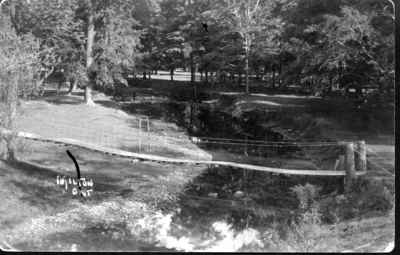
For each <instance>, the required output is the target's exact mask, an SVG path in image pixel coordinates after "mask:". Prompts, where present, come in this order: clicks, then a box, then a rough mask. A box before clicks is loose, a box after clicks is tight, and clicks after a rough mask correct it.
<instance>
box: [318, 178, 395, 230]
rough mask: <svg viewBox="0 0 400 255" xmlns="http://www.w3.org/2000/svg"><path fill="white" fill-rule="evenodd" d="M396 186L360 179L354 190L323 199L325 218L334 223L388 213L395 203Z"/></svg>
mask: <svg viewBox="0 0 400 255" xmlns="http://www.w3.org/2000/svg"><path fill="white" fill-rule="evenodd" d="M391 191H394V188H393V187H392V186H391V185H389V184H387V185H383V182H381V181H379V182H376V181H371V180H368V179H361V178H360V179H359V180H357V182H356V183H355V184H354V186H353V191H352V192H351V193H350V194H346V195H343V194H341V195H336V196H334V197H332V196H331V197H328V198H326V199H324V200H323V201H321V203H320V204H321V211H322V214H323V220H324V221H326V222H329V223H334V222H337V221H341V220H348V219H351V218H354V217H360V216H363V215H366V214H370V213H378V214H381V213H387V212H389V211H390V210H391V209H392V208H393V205H394V202H393V201H394V194H393V192H391Z"/></svg>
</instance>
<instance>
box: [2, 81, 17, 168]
mask: <svg viewBox="0 0 400 255" xmlns="http://www.w3.org/2000/svg"><path fill="white" fill-rule="evenodd" d="M17 103H18V76H17V75H16V76H15V78H14V79H13V84H11V85H8V88H7V95H6V114H5V122H4V124H5V128H6V129H7V130H9V131H11V133H9V134H5V137H4V138H5V141H6V153H5V159H6V160H8V161H15V159H16V158H15V151H16V144H15V143H16V141H15V132H16V130H15V128H16V127H15V118H16V116H17Z"/></svg>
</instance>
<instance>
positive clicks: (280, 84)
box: [278, 59, 282, 87]
mask: <svg viewBox="0 0 400 255" xmlns="http://www.w3.org/2000/svg"><path fill="white" fill-rule="evenodd" d="M278 82H279V87H282V61H281V60H280V59H279V80H278Z"/></svg>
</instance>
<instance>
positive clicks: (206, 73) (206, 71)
mask: <svg viewBox="0 0 400 255" xmlns="http://www.w3.org/2000/svg"><path fill="white" fill-rule="evenodd" d="M205 75H206V82H207V83H208V70H207V69H206V70H205Z"/></svg>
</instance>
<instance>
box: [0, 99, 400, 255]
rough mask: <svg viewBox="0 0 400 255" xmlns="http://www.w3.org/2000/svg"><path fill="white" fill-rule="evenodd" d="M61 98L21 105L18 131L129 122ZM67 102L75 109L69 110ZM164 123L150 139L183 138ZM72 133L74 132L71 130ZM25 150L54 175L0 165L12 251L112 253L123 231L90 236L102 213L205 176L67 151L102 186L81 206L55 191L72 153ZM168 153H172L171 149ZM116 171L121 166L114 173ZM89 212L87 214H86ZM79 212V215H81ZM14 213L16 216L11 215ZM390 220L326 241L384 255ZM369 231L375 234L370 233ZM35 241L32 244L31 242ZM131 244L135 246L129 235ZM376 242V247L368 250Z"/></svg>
mask: <svg viewBox="0 0 400 255" xmlns="http://www.w3.org/2000/svg"><path fill="white" fill-rule="evenodd" d="M262 98H263V99H262ZM262 98H260V97H257V98H256V100H258V101H255V102H252V103H253V104H254V106H256V107H262V106H266V107H271V104H270V103H261V104H260V100H261V101H262V100H265V98H264V96H263V97H262ZM62 99H63V100H66V101H63V104H62V105H60V104H59V103H60V101H58V100H59V99H57V101H53V103H56V104H46V103H42V102H34V103H32V104H25V105H23V109H25V116H26V117H27V118H25V119H20V127H24V128H28V129H30V130H32V132H34V131H36V132H38V133H39V134H41V133H43V134H55V135H57V134H60V132H59V130H57V129H51V128H48V129H43V127H42V126H41V125H38V126H36V127H35V126H34V125H32V123H33V122H32V121H33V120H38V119H37V118H39V120H40V121H50V120H49V119H50V116H53V117H52V118H60V120H59V121H60V122H61V121H62V120H63V121H65V120H66V121H67V122H68V123H69V124H70V127H71V124H72V123H75V122H74V120H76V118H78V119H84V118H83V117H87V116H93V117H94V118H93V119H91V120H90V123H91V124H98V125H101V124H102V122H97V121H99V120H100V119H99V118H101V119H103V118H106V116H108V117H110V118H112V119H113V123H114V124H115V125H116V126H117V127H118V128H117V129H118V130H119V129H121V128H122V129H123V128H124V126H126V124H127V123H129V121H128V119H129V118H128V116H126V115H125V114H124V113H121V112H118V111H115V110H113V109H109V108H105V107H102V106H97V107H96V108H88V109H84V110H82V106H81V105H77V104H76V103H77V102H79V101H78V99H77V98H76V97H64V98H62ZM272 100H274V99H273V98H272V99H268V101H272ZM275 100H276V99H275ZM285 100H289V99H285ZM48 101H50V102H51V101H52V99H51V98H48ZM68 101H70V102H71V103H70V104H68V103H67V102H68ZM103 101H104V102H103ZM289 101H290V104H296V103H294V101H296V100H289ZM289 101H285V102H283V101H279V102H276V101H274V103H281V104H286V105H287V104H289ZM97 102H98V103H101V104H103V105H107V106H113V105H110V101H109V100H100V99H97ZM272 106H274V105H272ZM94 111H96V112H97V111H98V113H94ZM66 113H68V116H70V118H68V119H65V116H66ZM96 117H97V118H96ZM61 119H62V120H61ZM109 120H110V119H108V121H109ZM36 123H38V122H36ZM88 124H89V123H88ZM159 124H161V125H156V126H154V128H152V130H155V131H154V133H152V136H157V135H158V134H159V133H160V132H161V131H160V130H161V129H164V132H168V133H169V134H170V135H171V136H183V135H184V134H182V132H177V131H175V130H176V128H171V126H173V125H170V124H167V123H160V121H159ZM98 125H94V126H98ZM174 129H175V130H174ZM132 130H135V129H134V128H132V127H130V129H128V131H127V132H129V131H132ZM28 131H29V130H28ZM71 131H74V129H72V130H71ZM136 131H137V130H136ZM157 132H158V133H157ZM72 133H74V135H77V136H79V135H81V133H80V132H72ZM136 134H137V133H136ZM77 138H79V137H77ZM157 142H158V141H155V143H157ZM170 143H171V144H173V143H174V140H172V139H171V140H170ZM171 144H170V145H171ZM136 145H137V144H136ZM174 145H175V144H174ZM21 146H22V147H25V148H26V149H27V150H25V152H24V153H20V154H19V156H20V157H21V158H24V159H26V160H30V161H32V162H36V163H40V164H41V165H44V166H46V168H50V169H52V170H48V169H42V170H40V169H35V170H33V168H32V167H29V166H21V165H19V166H15V167H12V166H8V165H4V164H2V165H1V166H0V168H1V171H0V172H1V175H2V176H1V178H0V184H1V185H2V187H4V188H2V190H1V193H0V195H1V198H2V200H3V201H5V202H4V203H2V206H1V207H0V211H1V212H2V213H1V214H0V215H1V217H2V218H1V221H0V222H1V225H2V226H1V232H0V235H1V237H2V238H1V239H3V240H4V239H6V240H8V242H9V243H10V244H13V245H15V246H17V248H21V249H24V248H25V249H26V248H27V249H29V247H31V248H32V247H36V248H40V247H42V248H43V247H49V245H50V244H54V245H58V246H52V249H55V250H65V249H70V248H71V247H69V246H68V245H67V244H68V243H78V246H79V248H83V249H86V250H87V249H90V248H91V249H93V246H94V247H95V245H97V246H98V247H100V248H103V249H107V248H110V246H111V247H113V246H112V243H110V240H112V239H113V235H114V234H115V233H116V232H118V233H121V231H114V232H113V231H111V232H110V231H108V232H107V231H105V232H106V234H105V235H104V237H103V239H101V240H99V239H96V238H97V237H95V236H94V235H93V234H90V232H87V230H88V229H90V228H91V227H92V226H93V225H96V224H97V223H98V222H99V221H102V220H103V218H104V217H106V215H110V212H107V210H106V211H104V210H105V208H109V207H113V206H116V207H117V208H118V207H119V206H124V207H129V206H132V205H130V204H129V205H128V204H127V203H129V202H130V201H143V202H146V203H152V202H155V201H154V200H157V198H158V199H159V200H163V199H165V197H163V194H165V193H166V192H165V191H168V192H171V193H174V192H178V191H179V190H180V187H181V186H180V185H182V184H184V183H186V182H187V181H188V180H189V179H191V178H193V176H194V175H196V174H198V173H199V172H200V171H201V170H202V169H200V168H192V167H184V166H180V167H179V169H177V167H174V166H164V165H163V166H161V165H154V164H147V163H146V164H145V163H132V162H129V161H128V160H125V159H116V158H113V157H108V156H106V155H101V154H97V153H91V152H87V151H83V150H78V149H76V148H69V149H70V150H71V152H72V153H73V154H74V155H75V156H76V157H77V159H78V162H79V163H80V165H81V168H82V174H83V175H84V176H88V177H92V178H93V179H94V180H95V185H97V186H96V189H95V190H96V191H95V195H94V196H93V197H92V198H91V199H90V201H79V200H78V199H74V198H72V197H71V196H70V195H69V194H63V193H60V190H59V189H57V187H55V185H54V183H55V177H56V175H57V174H61V175H67V174H68V175H72V176H74V175H75V172H74V170H73V164H72V162H71V161H70V159H69V158H68V157H67V155H66V153H65V149H67V148H65V147H58V146H54V145H44V144H39V143H29V142H22V143H21ZM168 147H169V148H171V146H168ZM176 147H178V146H176ZM184 147H186V148H189V150H191V149H192V148H193V147H192V145H191V144H185V145H184ZM172 148H174V146H172ZM195 150H196V148H195ZM177 151H179V152H177ZM31 152H34V153H31ZM180 152H181V150H174V149H173V150H172V153H173V154H175V155H178V154H179V153H180ZM180 155H182V154H180ZM116 165H117V166H118V167H115V166H116ZM109 169H113V172H112V173H111V172H110V171H109ZM32 170H33V171H32ZM176 170H178V171H176ZM182 170H184V171H182ZM6 198H7V199H6ZM155 198H156V199H155ZM127 201H128V202H127ZM88 205H89V206H90V207H88ZM133 207H134V209H135V210H137V211H140V209H139V208H136V207H135V206H133ZM77 208H78V210H79V211H76V210H77ZM93 210H99V211H100V212H103V213H104V214H99V215H97V216H96V215H93V214H91V213H90V212H91V211H93ZM10 211H13V212H15V213H12V214H10V213H8V212H10ZM57 213H60V214H57ZM55 215H58V216H57V217H56V218H60V219H61V220H60V222H58V221H57V219H56V218H54V217H53V216H55ZM78 215H80V216H78ZM82 215H83V216H82ZM60 216H61V217H60ZM81 216H82V217H83V219H85V220H82V219H80V218H79V217H81ZM49 217H50V218H49ZM51 217H53V218H51ZM77 217H78V218H77ZM107 217H108V216H107ZM35 219H36V220H35ZM32 220H34V221H33V222H36V223H37V222H39V223H37V224H39V225H40V226H41V227H43V228H44V229H46V231H41V230H40V229H41V228H36V229H33V226H31V225H32ZM393 220H394V217H392V216H391V217H373V218H370V219H364V220H361V221H357V220H354V221H353V223H351V222H350V223H342V226H343V227H342V228H346V227H347V226H349V225H351V224H353V225H357V226H359V227H356V228H353V230H352V233H353V236H354V237H353V236H349V235H346V234H344V233H345V232H347V233H349V231H348V230H346V231H344V230H343V231H340V233H339V234H333V235H332V236H331V237H327V239H326V241H327V243H329V240H330V239H333V238H339V240H340V243H341V245H340V246H338V247H336V249H338V250H343V249H345V250H346V249H347V250H352V249H354V250H357V251H372V250H379V249H380V248H381V247H385V246H386V244H387V242H388V241H391V240H393V238H392V233H393V228H392V227H393V224H392V222H393ZM371 229H373V230H374V231H373V232H372V233H371ZM77 230H78V231H80V232H82V233H84V235H83V236H81V239H83V240H84V242H89V243H91V245H92V247H90V245H89V244H88V245H87V246H86V247H85V246H84V244H83V243H82V240H81V241H79V240H77V239H73V240H69V241H66V242H62V240H64V239H65V238H66V236H65V235H62V234H63V233H64V234H65V233H75V232H74V231H77ZM122 232H124V231H122ZM350 232H351V231H350ZM58 234H61V235H58ZM8 235H9V236H8ZM34 236H35V238H33V237H34ZM127 238H128V239H132V238H131V237H130V236H128V237H127ZM78 239H79V238H78ZM32 240H35V242H36V241H37V240H44V243H41V244H40V243H30V244H29V242H28V243H26V242H25V243H24V241H32ZM107 240H108V242H107ZM371 240H375V241H373V242H372V243H371ZM79 242H81V243H79ZM105 243H107V244H108V246H107V245H105ZM113 243H114V244H113V245H114V249H117V247H118V244H117V242H116V241H114V242H113ZM365 244H367V246H363V245H365ZM32 245H33V246H32ZM125 245H126V243H125ZM360 246H361V248H360ZM132 247H141V244H137V243H131V244H130V246H129V247H125V248H126V249H127V250H129V249H132ZM111 249H112V248H111ZM138 249H145V248H138Z"/></svg>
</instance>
